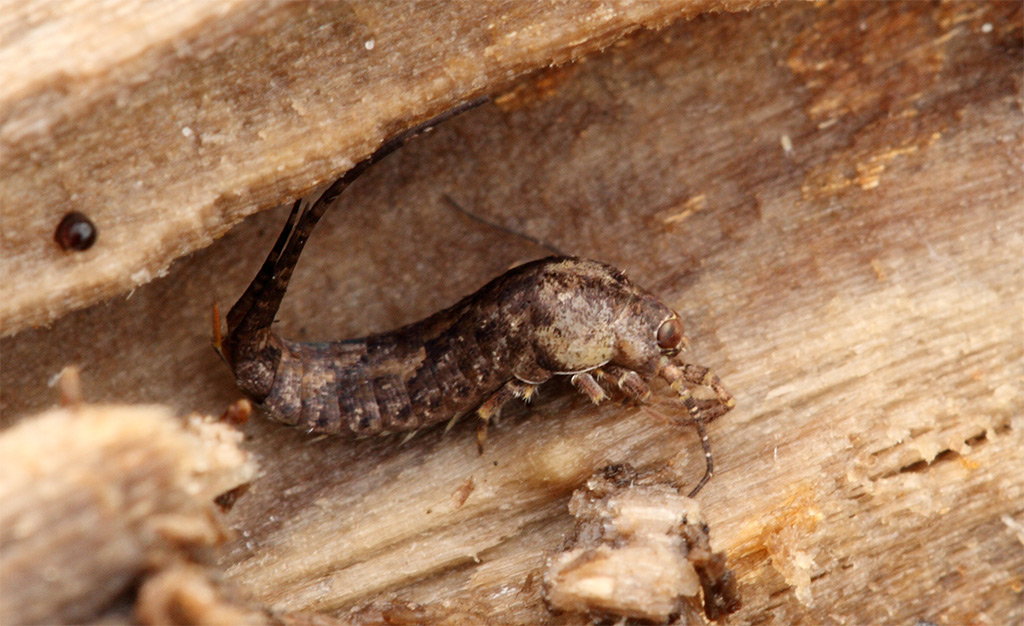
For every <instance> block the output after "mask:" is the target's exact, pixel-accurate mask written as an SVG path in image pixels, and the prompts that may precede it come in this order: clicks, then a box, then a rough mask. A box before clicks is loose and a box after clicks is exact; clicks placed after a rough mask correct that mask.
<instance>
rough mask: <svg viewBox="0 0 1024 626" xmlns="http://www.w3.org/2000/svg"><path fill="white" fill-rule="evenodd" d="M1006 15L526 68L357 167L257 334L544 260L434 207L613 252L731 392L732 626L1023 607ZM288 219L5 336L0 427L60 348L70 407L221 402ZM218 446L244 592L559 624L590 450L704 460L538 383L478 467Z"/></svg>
mask: <svg viewBox="0 0 1024 626" xmlns="http://www.w3.org/2000/svg"><path fill="white" fill-rule="evenodd" d="M1020 24H1021V12H1020V5H1019V3H1010V2H990V3H965V2H955V3H918V2H909V3H860V2H850V3H834V4H833V3H826V4H820V5H817V4H816V5H803V4H799V5H797V4H787V5H783V6H781V7H778V8H772V9H763V10H759V11H755V12H752V13H749V14H744V15H715V16H708V17H702V18H700V19H699V20H696V21H694V22H690V23H686V24H677V25H675V26H673V27H671V28H668V29H666V30H664V31H661V32H658V33H651V34H646V35H643V36H639V37H637V38H635V39H634V40H632V41H631V42H630V43H629V44H628V45H627V44H623V45H620V46H615V47H613V48H611V49H609V50H607V51H606V52H604V53H602V54H600V55H596V56H593V57H588V58H587V59H586V60H585V61H583V62H581V63H577V64H575V65H572V66H568V67H565V68H562V69H558V70H553V71H551V72H547V73H544V74H542V75H539V76H537V77H535V79H534V80H532V81H531V82H529V83H524V84H523V85H521V86H520V87H519V88H518V89H517V90H515V91H513V92H511V93H510V95H508V96H507V97H505V98H502V99H499V101H498V105H496V106H488V107H485V108H482V109H478V110H476V111H473V112H471V113H468V114H467V115H465V116H464V117H461V118H459V119H456V120H454V121H452V122H451V123H449V124H447V125H445V126H444V127H442V128H439V129H438V130H437V131H436V132H434V133H433V134H432V135H430V136H428V137H424V138H422V140H418V141H416V142H414V143H413V144H411V145H409V146H407V147H406V148H405V149H403V151H401V152H400V153H398V154H396V155H394V156H393V157H390V158H389V159H388V160H387V161H385V162H384V163H382V164H381V165H380V166H379V168H378V169H376V170H374V171H373V172H371V173H370V174H369V175H367V176H366V177H365V178H364V179H362V180H360V181H359V183H357V184H356V185H355V186H353V188H352V189H351V190H350V192H349V194H348V195H347V196H345V197H344V198H343V200H342V202H340V203H339V205H338V206H337V207H335V209H334V210H333V211H332V213H330V214H328V215H327V216H326V217H325V218H324V221H323V222H322V223H321V225H320V226H319V229H318V232H317V233H316V235H315V236H314V238H313V240H312V242H311V244H310V246H309V248H308V249H307V252H306V256H305V257H304V259H303V261H302V262H301V263H300V264H299V267H298V270H297V273H296V276H295V280H294V282H293V286H292V290H291V292H290V294H289V297H288V298H287V299H286V300H285V303H284V307H283V310H282V312H281V315H280V320H281V321H280V324H279V329H278V330H279V331H280V332H281V333H282V334H284V335H286V336H291V337H294V338H299V339H306V340H315V339H338V338H343V337H354V336H359V335H362V334H366V333H368V332H371V331H376V330H385V329H388V328H392V327H395V326H397V325H399V324H402V323H406V322H409V321H413V320H415V319H418V318H421V317H423V316H425V315H427V314H429V313H431V312H434V311H436V310H438V309H439V308H441V307H443V306H447V305H449V304H451V303H452V302H454V301H455V300H457V299H458V298H459V297H460V296H462V295H464V294H466V293H469V292H471V291H473V290H474V289H475V288H477V287H478V286H479V285H481V284H483V283H484V282H486V281H487V280H488V279H490V278H492V277H493V276H496V275H498V274H500V273H501V272H502V271H504V270H505V269H507V268H508V267H510V266H512V265H514V264H516V263H519V262H522V261H525V260H528V259H531V258H536V257H539V256H544V255H545V254H546V251H545V250H543V249H542V248H539V247H538V246H537V245H535V244H534V243H531V242H530V241H528V240H526V239H523V238H519V237H516V236H514V235H510V234H508V233H507V232H505V231H503V230H499V229H496V228H493V227H490V226H487V225H485V224H482V223H480V222H478V221H476V220H473V219H470V218H467V217H466V216H465V215H463V214H462V213H459V212H458V211H455V210H453V209H452V208H451V207H450V205H449V203H448V201H447V200H446V199H445V196H450V197H451V198H452V199H454V200H455V201H456V202H457V203H458V204H459V205H460V206H462V207H464V208H465V209H466V210H468V211H470V212H472V213H473V214H475V215H478V216H481V217H484V218H486V219H487V220H490V221H491V222H494V223H497V224H500V225H502V226H505V227H508V228H511V229H513V230H515V231H519V232H522V233H525V234H528V235H530V236H532V237H536V238H539V239H541V240H544V241H546V242H548V243H550V244H552V245H554V246H557V247H558V248H560V249H562V250H564V251H566V252H571V253H576V254H581V255H585V256H589V257H593V258H597V259H600V260H603V261H606V262H610V263H612V264H615V265H617V266H619V267H621V268H622V269H624V270H625V271H626V272H627V273H628V274H629V275H630V276H631V277H632V278H633V279H635V280H636V281H637V282H638V283H640V284H642V285H644V286H646V287H648V288H649V289H651V290H652V291H654V292H655V293H658V294H659V295H661V296H662V297H663V299H664V300H665V301H666V302H668V303H669V304H671V305H672V306H674V307H676V308H677V309H678V310H679V311H680V313H681V314H682V316H683V318H684V322H685V323H686V325H687V333H688V335H689V336H690V338H691V340H692V347H691V350H690V352H689V353H688V354H687V356H688V358H690V359H692V360H693V361H695V362H699V363H702V364H705V365H708V366H711V367H713V368H714V369H715V370H716V372H717V373H718V374H719V375H720V376H721V377H722V379H723V381H724V383H725V384H726V386H727V388H728V389H729V390H730V391H731V392H732V393H733V394H734V395H735V396H736V399H737V408H736V409H735V410H734V411H733V412H731V413H730V414H728V415H727V416H726V417H724V418H723V419H721V420H719V421H717V422H715V423H714V424H713V425H712V427H711V429H710V435H711V440H712V445H713V446H714V450H715V454H716V456H715V460H716V466H717V469H718V471H717V474H716V476H715V478H714V479H713V480H712V481H711V482H710V483H709V484H708V486H707V487H705V489H704V491H702V492H701V494H700V496H699V500H700V502H701V506H702V510H703V511H704V514H705V516H706V518H707V519H708V521H709V524H710V526H711V536H712V545H713V547H714V548H715V549H716V550H722V551H724V552H726V554H728V555H729V558H730V566H731V567H733V568H734V569H735V570H736V571H737V573H738V575H739V579H740V588H741V592H742V593H743V596H744V608H743V609H742V610H741V611H740V613H738V614H737V615H736V616H734V618H733V620H732V621H731V622H730V623H736V624H841V623H847V624H848V623H892V624H908V623H914V621H915V620H926V621H931V622H934V623H937V624H963V623H976V624H1004V623H1014V622H1019V621H1020V620H1021V619H1022V618H1024V614H1022V609H1021V606H1022V604H1021V601H1022V596H1021V593H1022V589H1024V578H1022V574H1021V572H1022V571H1024V551H1022V549H1021V541H1022V540H1021V538H1020V531H1019V528H1020V525H1021V523H1022V522H1024V504H1022V503H1024V479H1022V478H1021V475H1022V472H1021V471H1020V470H1021V462H1020V450H1021V449H1022V447H1024V434H1022V433H1024V399H1022V392H1021V389H1022V383H1024V366H1022V362H1024V345H1022V330H1024V307H1022V302H1024V260H1022V259H1024V255H1022V254H1021V252H1022V251H1024V220H1021V212H1022V207H1024V193H1022V187H1021V178H1020V173H1021V169H1022V166H1024V150H1022V149H1021V145H1024V133H1022V127H1024V126H1022V121H1024V116H1022V103H1021V99H1020V93H1021V87H1022V84H1021V76H1022V74H1024V62H1022V49H1024V45H1022V32H1021V26H1020ZM284 195H287V194H284ZM282 199H283V198H282ZM286 210H287V209H283V210H275V211H270V212H266V213H264V214H262V215H260V216H258V217H254V218H252V219H250V220H247V221H246V222H245V223H244V224H242V225H241V226H239V227H238V228H236V229H234V230H233V231H232V232H231V233H229V234H228V235H227V236H225V237H224V238H223V239H221V240H220V241H217V242H216V243H214V244H213V245H212V246H210V247H209V248H208V249H206V250H203V251H201V252H199V253H197V254H195V255H193V256H192V257H190V258H189V259H187V260H185V261H183V262H181V263H179V264H177V265H176V266H175V267H174V268H173V269H172V270H171V273H170V275H169V276H168V277H167V278H165V279H162V280H160V281H157V282H154V283H153V284H151V285H148V286H146V287H144V288H140V289H138V290H137V291H136V292H135V293H134V295H132V297H131V298H129V299H126V300H122V299H118V300H116V301H113V302H111V303H109V304H106V305H103V306H98V307H93V308H90V309H87V310H83V311H80V312H77V313H74V314H71V315H68V316H66V317H65V318H62V319H60V320H58V321H57V322H55V323H54V324H53V325H52V327H51V328H48V329H39V330H28V331H25V332H22V333H20V334H18V335H17V336H15V337H13V338H8V339H6V340H4V342H3V343H2V344H0V347H2V350H3V359H4V368H3V370H2V372H0V375H2V377H3V378H2V383H3V388H4V394H3V397H2V398H0V402H2V405H0V406H2V409H3V414H4V420H5V422H7V423H10V422H11V421H15V420H16V419H17V418H18V416H19V415H22V414H25V413H27V412H29V411H31V410H33V409H34V408H36V407H38V406H40V405H41V404H45V402H46V400H45V395H44V391H45V389H44V385H45V380H46V378H47V377H48V376H49V375H50V374H52V373H54V372H55V371H57V370H59V368H60V367H61V366H62V365H63V364H64V363H66V362H68V361H76V362H79V363H81V364H82V366H83V374H82V375H83V379H84V380H85V382H86V387H87V388H89V389H92V390H93V391H92V393H93V394H94V395H95V396H97V399H100V398H118V399H122V400H129V401H130V400H134V399H148V400H150V401H160V402H165V403H168V404H170V405H172V406H176V407H177V406H183V407H186V408H192V409H200V410H204V409H206V410H216V407H223V406H224V405H225V404H226V403H227V402H230V401H231V400H233V399H234V398H235V397H236V392H235V391H234V390H233V387H232V384H231V380H230V376H229V374H228V372H227V369H226V368H225V367H224V366H223V364H221V363H220V362H219V361H218V360H217V359H216V356H215V355H214V354H213V353H212V351H210V350H209V347H208V346H209V344H208V341H209V331H208V327H209V326H208V312H209V304H210V302H211V300H213V299H217V300H219V301H220V302H221V303H222V304H225V303H230V302H231V301H233V299H234V298H236V297H237V296H238V294H240V293H241V291H242V290H243V288H244V286H245V284H246V283H247V282H248V280H249V279H250V278H251V276H252V275H253V273H254V272H255V269H256V267H257V266H258V264H259V263H260V261H261V260H262V258H263V256H264V255H265V253H266V251H267V249H268V247H269V245H270V244H271V242H272V241H273V238H274V237H275V236H276V234H277V232H278V230H279V228H280V226H281V224H282V223H283V220H284V217H285V211H286ZM676 409H677V407H675V406H674V405H673V404H671V403H670V402H668V401H666V402H664V403H661V404H659V405H658V406H656V407H655V411H657V412H661V413H668V412H672V411H675V410H676ZM247 431H248V434H249V436H250V440H249V445H250V447H251V449H252V451H253V453H254V454H255V455H256V456H257V457H258V458H259V461H260V465H261V468H262V473H261V475H260V476H259V477H258V478H257V479H256V481H255V482H254V484H253V486H252V489H251V490H250V492H249V493H248V494H246V495H245V496H244V497H243V498H241V499H240V500H239V502H238V504H237V505H236V507H235V509H234V510H233V512H232V522H233V524H234V525H235V527H236V528H237V529H238V531H239V532H240V538H239V540H238V541H237V543H235V544H234V545H233V546H232V547H231V549H230V550H229V551H228V552H227V553H226V554H225V555H224V556H223V558H222V564H223V565H224V567H226V568H227V571H228V573H229V576H230V577H231V578H232V580H234V581H237V582H239V583H242V584H244V585H246V586H247V587H248V588H250V589H251V590H252V592H253V593H254V594H256V596H257V597H258V598H260V599H261V600H262V601H264V602H266V603H268V604H269V605H271V606H273V607H276V608H278V609H282V610H294V609H304V610H318V611H330V612H335V613H336V614H338V615H341V616H347V615H349V611H350V610H353V609H358V608H359V607H364V609H363V611H362V612H357V613H356V614H355V615H356V616H357V617H358V616H363V617H365V616H367V615H370V614H372V613H373V611H374V610H377V609H379V608H380V607H381V606H383V604H382V603H387V602H407V601H408V602H418V603H422V604H424V605H426V606H427V607H431V608H430V609H429V610H428V611H427V614H428V615H434V616H438V615H440V616H449V615H467V616H470V617H474V616H475V617H476V618H477V619H479V617H480V616H488V617H489V618H490V619H491V620H492V623H509V624H518V623H528V622H541V623H553V624H568V623H584V621H585V620H583V618H579V617H575V616H572V615H567V614H562V615H552V614H550V613H549V612H548V610H547V608H546V607H545V606H544V604H543V601H542V599H541V596H540V590H539V578H538V576H539V575H540V568H541V566H542V565H543V563H544V560H545V557H546V556H547V554H549V553H551V552H552V551H555V550H557V549H559V548H560V547H561V544H562V541H563V538H564V536H565V534H566V533H567V532H569V530H570V529H571V526H572V520H571V517H570V516H569V515H568V512H567V510H566V503H567V500H568V497H569V494H570V493H571V492H572V490H573V489H574V488H575V487H576V486H578V484H579V482H580V481H581V480H583V478H584V477H586V476H588V475H589V474H590V473H591V472H592V471H593V470H594V469H596V468H598V467H601V466H602V465H603V464H606V463H609V462H616V461H626V460H628V461H629V462H631V463H632V464H633V465H635V466H637V467H640V468H667V469H664V471H668V472H671V473H674V474H675V475H676V476H677V479H678V480H679V481H680V483H681V484H683V485H686V484H692V482H693V481H695V480H696V479H697V478H698V477H699V475H700V473H701V469H702V464H701V462H700V451H699V445H698V442H697V441H696V437H695V436H694V435H693V434H692V433H691V432H689V431H686V430H679V429H676V428H673V427H670V426H667V425H666V424H665V423H664V421H663V420H662V419H660V418H659V417H658V416H657V415H656V414H653V413H652V411H650V410H643V409H638V408H634V407H629V406H624V405H618V404H609V405H606V406H602V407H600V408H596V409H595V408H593V407H591V406H589V404H588V403H587V402H586V401H585V400H583V399H581V398H579V397H578V396H577V394H575V392H573V391H572V390H571V389H570V388H568V386H559V385H552V386H547V387H545V388H543V389H542V394H541V397H540V399H539V400H538V401H536V402H535V403H534V404H533V405H532V406H531V407H529V408H524V409H520V410H518V411H512V412H510V413H508V414H507V415H506V417H505V418H504V420H503V421H502V423H501V424H500V425H498V426H497V427H492V429H491V432H490V435H489V440H488V449H487V451H486V453H485V454H484V455H483V456H478V455H477V454H476V451H475V431H474V429H473V428H472V425H471V424H468V425H460V426H457V427H456V428H455V429H454V430H453V431H452V432H451V433H449V434H448V436H442V434H441V432H440V431H437V430H433V431H428V432H424V433H421V434H420V435H419V436H418V437H417V438H416V439H414V440H413V441H411V442H409V443H408V444H406V445H404V446H399V445H398V442H397V441H395V440H385V439H372V440H363V441H348V440H341V439H321V440H312V441H311V440H310V439H309V438H307V437H305V436H304V435H303V433H300V432H296V431H293V430H289V429H287V428H283V427H281V426H279V425H275V424H271V423H268V422H266V421H265V420H262V419H259V418H258V417H257V418H254V419H253V420H252V421H251V423H250V424H249V425H248V426H247ZM467 485H471V488H469V487H467ZM467 491H468V495H467V494H466V492H467ZM1015 528H1016V529H1018V530H1014V529H1015ZM442 602H447V604H444V605H442V604H441V603H442ZM367 603H370V605H369V608H365V607H366V606H367ZM373 603H377V604H373ZM374 607H376V609H375V608H374ZM438 607H442V608H438ZM377 615H379V611H378V613H377ZM367 619H369V618H367ZM438 619H440V618H438ZM466 619H467V622H468V621H471V619H470V618H466Z"/></svg>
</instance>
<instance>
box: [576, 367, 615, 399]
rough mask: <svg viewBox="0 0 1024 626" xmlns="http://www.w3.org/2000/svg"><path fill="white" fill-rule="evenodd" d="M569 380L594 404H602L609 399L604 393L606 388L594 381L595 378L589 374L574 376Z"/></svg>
mask: <svg viewBox="0 0 1024 626" xmlns="http://www.w3.org/2000/svg"><path fill="white" fill-rule="evenodd" d="M569 380H570V381H571V382H572V385H573V387H576V389H579V390H580V392H581V393H583V395H585V396H587V397H588V398H590V401H591V402H593V403H594V404H601V403H602V402H604V401H605V400H607V399H608V394H607V393H605V392H604V388H603V387H601V385H599V384H598V383H597V381H596V380H594V377H593V376H591V375H590V373H589V372H581V373H579V374H573V375H572V378H570V379H569Z"/></svg>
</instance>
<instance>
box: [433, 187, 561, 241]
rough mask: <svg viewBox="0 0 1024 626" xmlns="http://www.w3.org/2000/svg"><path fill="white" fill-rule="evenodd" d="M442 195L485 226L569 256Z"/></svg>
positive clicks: (459, 210) (454, 207)
mask: <svg viewBox="0 0 1024 626" xmlns="http://www.w3.org/2000/svg"><path fill="white" fill-rule="evenodd" d="M441 197H442V198H444V201H445V202H447V203H448V205H449V206H450V207H451V208H453V209H455V210H456V211H458V212H459V213H461V214H463V215H465V216H466V217H468V218H470V219H473V220H476V221H477V222H480V223H481V224H484V225H485V226H489V227H490V228H493V229H494V230H497V231H500V232H503V233H505V234H507V235H512V236H513V237H519V238H520V239H525V240H526V241H529V242H530V243H532V244H534V245H535V246H540V247H541V248H544V249H545V250H547V251H549V252H551V253H552V254H554V255H556V256H567V255H566V254H565V252H562V251H561V250H559V249H558V248H556V247H555V246H553V245H551V244H550V243H548V242H546V241H544V240H542V239H538V238H537V237H534V236H533V235H530V234H528V233H523V232H519V231H518V230H515V229H512V228H509V227H508V226H503V225H501V224H499V223H497V222H492V221H491V220H489V219H487V218H484V217H480V216H479V215H477V214H475V213H473V212H472V211H469V210H467V209H465V208H464V207H463V206H462V205H461V204H459V203H458V202H456V201H455V198H453V197H451V196H450V195H448V194H444V195H442V196H441Z"/></svg>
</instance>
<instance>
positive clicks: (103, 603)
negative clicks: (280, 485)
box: [0, 405, 255, 624]
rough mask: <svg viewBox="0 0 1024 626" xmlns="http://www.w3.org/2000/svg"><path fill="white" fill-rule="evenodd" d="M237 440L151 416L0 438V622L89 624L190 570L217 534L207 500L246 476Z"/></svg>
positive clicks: (127, 415) (42, 421)
mask: <svg viewBox="0 0 1024 626" xmlns="http://www.w3.org/2000/svg"><path fill="white" fill-rule="evenodd" d="M241 441H242V437H241V434H240V433H239V432H237V431H236V430H234V429H233V428H231V427H230V426H228V425H226V424H223V423H218V422H216V421H214V420H211V419H204V418H201V417H200V416H198V415H193V416H190V417H189V418H187V419H182V418H179V417H177V416H175V415H172V414H171V413H170V412H169V411H168V410H167V409H165V408H163V407H158V406H110V405H106V406H95V405H93V406H73V407H62V408H59V409H54V410H51V411H47V412H45V413H44V414H42V415H39V416H34V417H33V418H32V419H26V420H24V421H23V422H21V423H20V424H18V425H17V426H16V427H14V428H10V429H7V430H5V431H4V432H3V433H2V434H0V501H2V502H3V506H2V507H0V580H2V581H3V588H2V590H0V600H2V601H0V620H2V621H3V623H4V624H62V623H78V624H85V623H96V622H98V621H100V619H99V618H100V616H101V615H105V614H108V613H110V612H116V610H117V608H116V607H118V605H120V604H124V601H123V598H124V597H125V596H126V595H129V594H130V591H131V590H132V589H135V588H136V587H137V586H138V585H140V583H141V581H142V580H144V579H145V578H146V577H147V576H149V575H153V574H155V573H157V572H158V571H160V570H163V569H165V568H171V569H177V567H176V566H178V565H179V564H184V563H187V562H189V561H190V560H192V559H200V560H201V557H200V556H199V555H201V554H202V553H203V551H204V550H206V551H207V552H209V549H210V547H211V546H214V545H217V544H220V543H223V542H224V540H225V539H226V535H227V533H226V530H225V528H224V526H223V525H222V523H221V520H220V519H219V518H218V516H217V511H216V507H215V506H214V504H213V498H214V497H216V496H217V494H220V493H222V492H224V491H225V490H228V489H231V488H233V487H236V486H237V485H239V484H242V483H245V482H247V481H248V480H249V479H250V478H251V477H252V476H253V474H254V469H255V468H254V467H253V465H252V463H251V462H250V461H248V459H247V455H246V453H245V452H243V451H242V450H241V448H240V447H239V444H240V443H241ZM192 567H193V568H195V569H199V567H198V566H195V565H193V566H192ZM165 586H166V585H165ZM154 603H155V601H154V600H150V601H149V602H148V603H147V604H149V605H152V604H154ZM129 605H130V603H129ZM234 615H235V616H236V617H237V616H238V615H242V613H240V612H238V611H235V612H234ZM119 621H120V620H119ZM224 623H227V622H224Z"/></svg>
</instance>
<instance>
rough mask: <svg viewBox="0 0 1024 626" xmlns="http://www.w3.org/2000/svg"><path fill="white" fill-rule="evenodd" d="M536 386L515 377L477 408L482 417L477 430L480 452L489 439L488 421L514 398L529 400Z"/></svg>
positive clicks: (479, 415)
mask: <svg viewBox="0 0 1024 626" xmlns="http://www.w3.org/2000/svg"><path fill="white" fill-rule="evenodd" d="M536 388H537V385H531V384H529V383H524V382H522V381H519V380H515V379H513V380H510V381H508V382H507V383H505V384H504V385H503V386H502V387H501V389H499V390H498V391H497V393H495V394H494V395H493V396H491V397H490V398H489V399H488V400H487V401H486V402H484V403H483V404H481V405H480V408H478V409H477V410H476V414H477V417H479V418H480V422H479V424H478V425H477V430H476V442H477V449H478V450H479V451H480V454H483V453H484V442H485V441H487V423H488V422H489V421H490V420H491V418H493V417H496V416H497V415H498V414H499V413H500V412H501V407H503V406H505V404H506V403H508V401H509V400H512V399H513V398H520V399H522V400H524V401H529V400H530V397H531V396H533V392H534V390H535V389H536Z"/></svg>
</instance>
